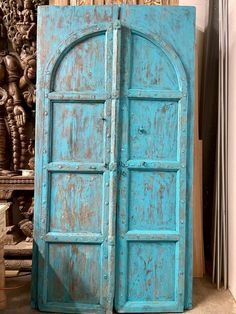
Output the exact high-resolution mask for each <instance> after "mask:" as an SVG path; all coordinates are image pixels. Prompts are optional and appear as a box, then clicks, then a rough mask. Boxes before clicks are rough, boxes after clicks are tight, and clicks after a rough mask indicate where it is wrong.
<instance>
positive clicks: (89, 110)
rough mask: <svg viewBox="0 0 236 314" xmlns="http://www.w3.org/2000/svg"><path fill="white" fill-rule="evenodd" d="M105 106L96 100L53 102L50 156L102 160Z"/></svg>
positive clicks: (79, 160) (59, 159)
mask: <svg viewBox="0 0 236 314" xmlns="http://www.w3.org/2000/svg"><path fill="white" fill-rule="evenodd" d="M105 110H106V108H105V104H104V103H98V102H96V103H94V102H80V103H75V102H74V103H73V102H66V103H65V102H60V103H53V104H52V159H51V160H52V161H53V162H59V161H73V162H95V163H103V162H104V161H105V159H104V158H105V156H104V152H105V137H104V133H106V124H105V123H104V119H105V113H104V111H105ZM97 143H99V145H97Z"/></svg>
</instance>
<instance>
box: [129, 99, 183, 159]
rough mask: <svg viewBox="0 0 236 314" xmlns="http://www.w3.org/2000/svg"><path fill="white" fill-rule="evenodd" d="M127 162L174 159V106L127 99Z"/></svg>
mask: <svg viewBox="0 0 236 314" xmlns="http://www.w3.org/2000/svg"><path fill="white" fill-rule="evenodd" d="M129 110H130V127H129V133H130V143H129V147H130V158H131V159H151V160H156V159H158V160H165V159H168V160H173V161H177V159H178V156H177V153H178V150H177V148H178V143H177V139H178V131H179V130H178V103H177V102H171V101H167V100H164V101H159V100H153V99H150V100H145V101H144V100H142V99H130V102H129Z"/></svg>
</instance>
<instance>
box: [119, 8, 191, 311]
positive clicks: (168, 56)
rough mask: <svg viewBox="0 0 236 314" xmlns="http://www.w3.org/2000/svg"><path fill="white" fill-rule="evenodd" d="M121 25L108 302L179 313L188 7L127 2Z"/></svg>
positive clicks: (187, 143) (187, 144)
mask: <svg viewBox="0 0 236 314" xmlns="http://www.w3.org/2000/svg"><path fill="white" fill-rule="evenodd" d="M121 25H122V26H124V27H123V28H122V47H121V52H122V56H121V64H122V68H121V97H120V98H121V102H120V117H119V121H120V124H119V125H120V130H119V134H120V141H119V171H118V173H119V182H118V199H117V248H116V257H117V259H116V260H117V265H116V266H117V272H116V275H117V276H116V297H115V308H116V310H117V311H118V312H122V313H127V312H132V313H137V312H139V313H145V312H179V311H183V309H184V304H185V298H186V299H187V297H188V295H187V292H186V293H185V291H186V290H187V289H189V287H190V285H191V281H192V280H191V277H190V276H188V275H189V273H188V272H189V270H188V269H187V271H186V272H185V270H186V268H185V261H188V263H190V265H191V257H190V256H191V255H190V256H188V255H187V256H186V245H187V239H186V231H187V228H189V221H188V218H187V217H188V215H189V212H190V211H191V209H190V208H189V203H187V202H189V199H188V200H187V198H189V197H190V195H191V192H190V190H189V187H188V182H187V171H188V170H190V168H189V169H188V167H189V165H188V162H190V163H191V161H190V160H191V158H192V157H191V146H192V142H191V141H192V120H191V119H192V117H191V110H192V106H193V104H192V99H191V97H192V95H191V93H192V91H193V90H192V88H193V85H192V84H191V83H190V81H188V77H187V74H186V71H185V69H184V65H183V62H182V60H181V59H182V58H183V59H184V55H185V54H188V58H189V60H191V61H190V62H191V64H190V65H189V66H190V69H192V67H193V64H194V63H193V62H194V59H193V51H194V10H193V8H190V9H187V8H167V7H164V8H162V7H158V8H157V7H141V8H140V7H135V6H134V7H127V8H125V9H124V12H123V11H122V12H121ZM183 27H185V30H184V31H183ZM183 35H184V37H182V36H183ZM174 38H175V39H174ZM173 39H174V40H173ZM177 42H178V44H176V43H177ZM173 43H174V45H173ZM181 45H182V47H181ZM179 47H180V49H179V50H178V53H177V51H176V50H175V49H176V48H177V49H178V48H179ZM188 156H190V157H189V158H190V159H189V161H187V158H188ZM190 167H191V166H190ZM188 175H190V176H191V170H190V171H189V173H188ZM189 192H190V194H189ZM186 205H187V206H186ZM186 211H188V213H187V212H186ZM186 227H187V228H186ZM190 254H191V253H190ZM190 267H191V266H190ZM185 278H186V279H187V280H189V286H188V288H186V289H185Z"/></svg>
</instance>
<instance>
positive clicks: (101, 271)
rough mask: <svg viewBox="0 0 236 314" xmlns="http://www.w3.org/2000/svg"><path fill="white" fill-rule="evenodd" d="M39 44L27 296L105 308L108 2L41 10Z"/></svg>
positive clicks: (47, 307)
mask: <svg viewBox="0 0 236 314" xmlns="http://www.w3.org/2000/svg"><path fill="white" fill-rule="evenodd" d="M52 11H53V12H52ZM98 11H99V12H98ZM72 20H73V24H72ZM55 25H56V27H55ZM82 25H83V28H82ZM97 25H99V27H97ZM44 29H50V34H49V33H45V32H44V31H43V30H44ZM38 42H39V47H38V53H39V63H38V95H37V97H38V99H39V103H38V108H37V124H36V132H37V133H36V136H37V152H36V153H37V156H38V157H39V159H38V160H37V161H36V172H37V173H36V193H35V194H36V195H35V198H36V209H35V237H34V238H35V248H36V250H37V255H35V260H34V266H35V274H36V272H37V274H36V275H35V278H36V280H37V287H38V289H37V291H35V293H34V294H35V300H37V307H38V308H39V309H40V310H44V311H60V312H73V313H74V312H79V313H82V312H89V313H109V312H110V311H111V310H112V299H113V298H112V296H113V293H112V291H113V289H114V283H113V280H114V279H113V276H114V271H113V267H114V261H113V256H114V253H113V243H112V241H110V240H108V235H109V239H110V237H112V234H110V230H109V228H110V223H111V224H112V225H113V224H114V222H111V221H109V216H110V217H113V216H115V215H112V213H110V212H109V211H111V210H112V208H111V207H110V206H109V200H110V199H112V195H111V194H112V193H113V190H114V188H113V186H112V182H113V181H114V180H113V178H112V174H111V172H110V170H109V169H110V167H109V163H110V161H111V160H114V156H112V154H113V152H114V149H113V148H112V147H111V146H112V143H114V142H115V141H114V140H113V139H112V134H111V122H110V121H111V120H112V121H113V120H114V117H112V110H111V106H112V71H111V70H110V69H111V68H112V64H113V60H112V51H113V48H114V47H113V29H112V9H111V8H104V9H103V8H101V9H97V8H95V9H94V10H92V9H91V8H90V9H89V10H88V9H87V8H82V9H81V10H80V11H79V12H78V10H77V11H76V15H75V11H73V9H72V8H64V9H63V10H58V8H56V7H49V8H48V7H47V10H46V8H41V9H40V13H39V22H38ZM108 69H109V71H108ZM110 181H111V184H110ZM109 246H110V247H109Z"/></svg>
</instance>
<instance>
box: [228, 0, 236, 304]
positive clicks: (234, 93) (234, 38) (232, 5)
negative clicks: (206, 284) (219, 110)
mask: <svg viewBox="0 0 236 314" xmlns="http://www.w3.org/2000/svg"><path fill="white" fill-rule="evenodd" d="M229 30H230V32H229V65H230V66H229V159H228V162H229V179H228V184H229V289H230V291H231V292H232V294H233V295H234V297H235V299H236V1H235V0H229Z"/></svg>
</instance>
